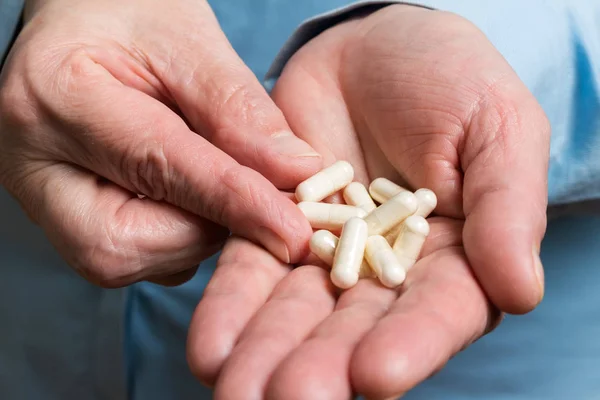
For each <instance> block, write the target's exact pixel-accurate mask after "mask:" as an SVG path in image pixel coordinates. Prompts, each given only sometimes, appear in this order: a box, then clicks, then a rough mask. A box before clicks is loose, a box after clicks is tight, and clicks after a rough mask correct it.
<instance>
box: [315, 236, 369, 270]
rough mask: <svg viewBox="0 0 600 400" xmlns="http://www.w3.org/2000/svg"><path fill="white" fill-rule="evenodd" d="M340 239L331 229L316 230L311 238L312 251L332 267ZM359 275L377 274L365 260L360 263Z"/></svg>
mask: <svg viewBox="0 0 600 400" xmlns="http://www.w3.org/2000/svg"><path fill="white" fill-rule="evenodd" d="M338 241H339V239H338V237H337V236H335V235H334V234H333V233H331V232H329V231H326V230H320V231H316V232H315V233H313V235H312V237H311V238H310V242H309V245H310V251H312V252H313V253H314V254H315V255H316V256H317V257H318V258H319V259H320V260H321V261H323V262H324V263H325V264H326V265H327V266H328V267H331V266H332V265H333V258H334V257H335V249H336V248H337V244H338ZM358 276H359V278H371V277H374V276H375V273H374V271H373V270H372V269H371V267H370V266H369V264H367V262H366V261H364V260H363V262H362V264H361V265H360V271H359V274H358Z"/></svg>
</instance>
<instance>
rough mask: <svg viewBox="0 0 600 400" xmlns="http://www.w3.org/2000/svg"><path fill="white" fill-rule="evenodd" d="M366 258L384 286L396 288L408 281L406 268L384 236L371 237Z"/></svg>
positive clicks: (366, 250) (368, 241)
mask: <svg viewBox="0 0 600 400" xmlns="http://www.w3.org/2000/svg"><path fill="white" fill-rule="evenodd" d="M365 258H366V259H367V262H368V263H369V265H370V266H371V268H372V269H373V271H375V274H376V275H377V277H378V278H379V281H380V282H381V283H382V284H383V285H384V286H387V287H389V288H395V287H396V286H399V285H401V284H402V282H404V279H406V271H405V270H404V267H403V266H402V264H400V262H399V261H398V259H397V258H396V255H395V254H394V250H392V246H390V245H389V243H388V242H387V240H385V238H384V237H383V236H379V235H373V236H369V238H368V239H367V245H366V248H365Z"/></svg>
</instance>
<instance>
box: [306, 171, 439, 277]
mask: <svg viewBox="0 0 600 400" xmlns="http://www.w3.org/2000/svg"><path fill="white" fill-rule="evenodd" d="M353 179H354V169H353V168H352V165H350V164H349V163H348V162H346V161H337V162H336V163H334V164H332V165H331V166H329V167H327V168H325V169H323V170H321V171H319V172H318V173H317V174H315V175H313V176H312V177H310V178H308V179H307V180H305V181H304V182H302V183H301V184H300V185H298V187H297V188H296V199H297V200H298V202H299V203H298V207H299V208H300V210H302V212H303V213H304V215H305V216H306V218H307V219H308V221H309V222H310V225H311V226H312V228H313V229H315V230H316V232H315V233H314V234H313V236H312V238H311V240H310V249H311V251H312V252H313V253H314V254H315V255H316V256H317V257H318V258H319V259H320V260H322V261H323V262H324V263H325V264H327V265H328V266H330V267H331V281H332V282H333V284H334V285H335V286H337V287H338V288H340V289H349V288H351V287H353V286H354V285H356V283H357V282H358V280H359V279H360V278H372V277H375V276H376V277H377V278H378V279H379V281H380V282H381V283H382V284H383V285H384V286H387V287H390V288H394V287H397V286H399V285H401V284H402V283H403V282H404V279H405V278H406V273H407V272H408V270H409V269H410V268H411V267H412V266H413V265H414V264H415V262H416V261H417V259H418V258H419V254H420V253H421V248H422V247H423V244H424V243H425V240H426V238H427V236H428V235H429V223H428V222H427V220H426V219H425V218H426V217H427V216H429V214H430V213H431V212H432V211H433V210H434V209H435V207H436V205H437V198H436V195H435V193H433V191H431V190H429V189H419V190H417V191H416V192H414V193H413V192H411V191H409V190H407V189H405V188H403V187H401V186H399V185H396V184H395V183H394V182H392V181H390V180H388V179H386V178H377V179H375V180H374V181H373V182H371V184H370V185H369V189H368V191H367V188H366V187H365V186H364V185H363V184H361V183H359V182H353ZM340 190H343V198H344V201H345V203H346V204H332V203H324V202H321V201H322V200H323V199H325V198H326V197H328V196H331V195H332V194H335V193H337V192H339V191H340ZM375 202H378V203H380V205H379V206H377V205H376V204H375ZM336 233H340V236H339V238H338V237H337V236H336V235H335V234H336Z"/></svg>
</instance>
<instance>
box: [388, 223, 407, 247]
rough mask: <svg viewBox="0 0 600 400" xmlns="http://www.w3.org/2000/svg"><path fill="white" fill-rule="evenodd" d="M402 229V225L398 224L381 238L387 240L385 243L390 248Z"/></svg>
mask: <svg viewBox="0 0 600 400" xmlns="http://www.w3.org/2000/svg"><path fill="white" fill-rule="evenodd" d="M402 229H404V227H403V226H402V223H399V224H398V225H396V226H394V227H393V228H392V229H390V230H389V231H388V232H387V233H386V234H385V235H384V236H383V237H385V240H387V242H388V243H389V245H390V246H393V245H394V243H395V242H396V239H397V238H398V235H399V234H400V232H401V231H402Z"/></svg>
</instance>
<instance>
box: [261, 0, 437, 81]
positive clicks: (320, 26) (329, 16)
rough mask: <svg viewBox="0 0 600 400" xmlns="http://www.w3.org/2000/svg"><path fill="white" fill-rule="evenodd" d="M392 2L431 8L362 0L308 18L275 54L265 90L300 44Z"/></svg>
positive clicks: (377, 0)
mask: <svg viewBox="0 0 600 400" xmlns="http://www.w3.org/2000/svg"><path fill="white" fill-rule="evenodd" d="M392 4H405V5H412V6H416V7H422V8H427V9H431V10H433V8H432V7H429V6H426V5H423V4H417V3H412V2H407V1H393V0H392V1H390V0H387V1H383V0H363V1H358V2H355V3H353V4H350V5H348V6H345V7H340V8H337V9H335V10H333V11H329V12H327V13H324V14H320V15H317V16H315V17H313V18H310V19H308V20H306V21H304V22H303V23H302V24H301V25H300V26H299V27H298V28H297V29H296V30H295V31H294V33H293V34H292V36H291V37H290V38H289V39H288V40H287V42H285V44H284V45H283V47H282V48H281V50H280V51H279V53H278V54H277V56H275V60H274V61H273V63H272V64H271V68H269V71H268V72H267V74H266V76H265V80H264V83H265V87H266V88H267V90H269V91H271V89H273V86H275V82H276V81H277V79H278V78H279V76H280V75H281V71H283V68H284V67H285V64H286V63H287V62H288V61H289V59H290V58H292V56H293V55H294V54H295V53H296V52H297V51H298V50H300V48H301V47H302V46H304V45H305V44H306V43H308V42H309V41H310V40H311V39H313V38H315V37H316V36H318V35H319V34H320V33H322V32H324V31H326V30H327V29H329V28H331V27H333V26H335V25H337V24H339V23H341V22H344V21H347V20H348V19H350V18H355V17H357V16H359V15H367V14H370V13H373V12H375V11H377V10H379V9H381V8H384V7H387V6H389V5H392Z"/></svg>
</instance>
